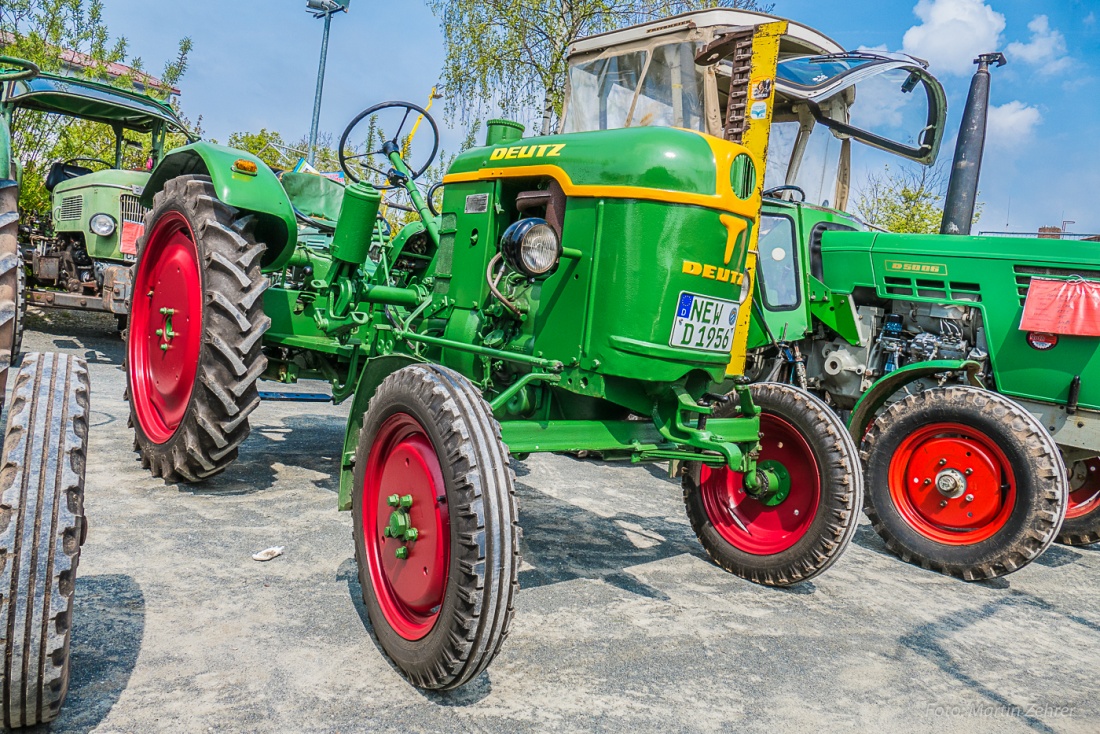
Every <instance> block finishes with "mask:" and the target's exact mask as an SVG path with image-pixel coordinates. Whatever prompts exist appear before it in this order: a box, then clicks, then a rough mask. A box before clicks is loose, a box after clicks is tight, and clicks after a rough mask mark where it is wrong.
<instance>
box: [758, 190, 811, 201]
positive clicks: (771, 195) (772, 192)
mask: <svg viewBox="0 0 1100 734" xmlns="http://www.w3.org/2000/svg"><path fill="white" fill-rule="evenodd" d="M782 191H793V192H795V193H796V194H798V195H799V196H801V197H802V198H801V199H799V200H798V201H799V203H802V202H804V201H806V192H805V191H803V190H802V187H801V186H773V187H772V188H770V189H768V190H767V191H765V192H764V194H763V195H764V196H766V197H768V198H769V199H774V198H775V195H776V194H778V193H780V192H782Z"/></svg>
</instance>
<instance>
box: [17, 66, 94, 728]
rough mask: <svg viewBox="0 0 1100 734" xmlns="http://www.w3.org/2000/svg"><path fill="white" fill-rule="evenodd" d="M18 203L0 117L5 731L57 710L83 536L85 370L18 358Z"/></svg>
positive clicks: (72, 362)
mask: <svg viewBox="0 0 1100 734" xmlns="http://www.w3.org/2000/svg"><path fill="white" fill-rule="evenodd" d="M36 74H38V68H37V67H36V66H35V65H34V64H32V63H31V62H29V61H25V60H23V59H17V58H12V57H9V56H0V84H7V83H9V82H10V83H15V84H22V83H26V82H27V81H30V80H33V79H34V77H35V75H36ZM18 205H19V168H18V166H17V165H16V163H15V158H14V156H13V155H12V149H11V129H10V127H9V126H8V124H7V120H6V119H4V118H0V406H5V397H6V398H7V401H6V412H7V418H6V428H5V432H4V442H3V452H2V453H0V645H2V646H3V648H4V658H3V662H2V664H0V717H2V723H3V726H4V727H5V728H17V727H23V726H36V725H39V724H46V723H48V722H50V721H53V720H54V719H55V718H56V717H57V715H58V713H59V712H60V710H61V704H62V702H63V701H64V700H65V693H66V691H67V690H68V686H69V642H70V640H71V636H72V628H73V596H74V594H75V591H76V573H77V567H78V565H79V562H80V548H81V546H82V545H83V544H84V540H85V538H86V537H87V534H88V522H87V519H86V518H85V517H84V467H85V463H86V456H87V449H88V421H89V419H90V415H89V384H88V368H87V365H86V364H85V362H84V360H83V359H80V358H78V357H74V356H71V355H61V354H45V353H29V354H23V355H19V354H17V352H18V341H19V340H18V330H17V316H18V314H19V313H20V311H21V310H22V301H23V298H24V294H23V291H22V289H21V287H20V284H21V280H20V277H19V276H20V271H21V269H22V268H21V265H20V259H19V238H18V230H19V211H18ZM19 357H21V359H22V362H21V364H19V367H18V370H17V371H16V373H15V376H14V378H13V379H11V380H10V381H9V379H8V372H9V369H11V368H12V367H13V366H14V365H15V364H16V362H15V360H16V359H17V358H19ZM9 382H10V383H11V384H10V388H11V389H10V391H8V390H7V388H8V387H9V384H8V383H9Z"/></svg>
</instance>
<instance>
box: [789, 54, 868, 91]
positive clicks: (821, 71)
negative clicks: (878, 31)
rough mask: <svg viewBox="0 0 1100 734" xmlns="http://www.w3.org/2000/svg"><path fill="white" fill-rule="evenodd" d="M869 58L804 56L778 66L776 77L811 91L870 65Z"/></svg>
mask: <svg viewBox="0 0 1100 734" xmlns="http://www.w3.org/2000/svg"><path fill="white" fill-rule="evenodd" d="M872 61H874V59H871V58H849V57H842V58H834V57H830V56H805V57H803V58H800V59H790V60H787V61H784V62H782V63H780V64H779V67H778V68H777V69H776V77H777V78H779V79H781V80H783V81H785V82H788V83H790V84H794V85H796V86H799V87H803V88H806V89H811V88H814V87H820V86H822V85H824V84H826V83H827V82H828V81H829V80H831V79H836V78H837V77H840V76H843V75H844V74H847V73H848V72H850V71H852V70H853V69H856V68H858V67H860V66H864V65H866V64H869V63H871V62H872Z"/></svg>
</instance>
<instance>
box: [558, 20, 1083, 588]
mask: <svg viewBox="0 0 1100 734" xmlns="http://www.w3.org/2000/svg"><path fill="white" fill-rule="evenodd" d="M761 19H762V18H761V16H760V15H759V14H756V13H749V12H743V11H728V10H715V11H708V12H701V13H695V14H691V21H692V22H691V23H690V25H689V24H687V23H686V22H685V23H675V22H666V21H660V22H656V23H650V24H645V25H642V26H637V27H634V28H628V29H624V30H622V31H617V32H615V33H612V34H604V35H603V36H597V37H594V38H592V39H586V40H583V41H580V42H578V43H577V44H575V46H574V47H573V48H572V49H571V52H570V60H569V65H570V77H569V78H570V90H569V102H568V107H567V110H566V113H565V119H564V128H565V129H566V130H580V129H605V128H612V127H621V126H629V125H637V124H664V125H686V126H689V127H696V128H698V129H711V128H712V127H713V126H715V125H722V126H724V127H725V128H726V129H727V131H728V129H729V122H728V120H727V115H728V114H729V112H730V111H731V110H734V109H736V108H737V107H741V106H745V105H749V106H751V105H753V104H756V103H757V102H754V101H753V100H752V99H750V100H748V101H745V100H739V99H738V98H736V96H732V97H731V95H730V94H729V93H728V92H727V91H726V90H727V87H728V84H729V82H728V80H729V79H731V78H737V77H738V70H737V68H736V58H737V56H736V53H737V43H738V40H737V35H738V33H739V32H740V31H739V30H738V28H739V27H745V26H751V24H753V23H758V22H760V21H761ZM685 20H686V18H685ZM712 39H713V40H712ZM685 45H686V46H687V47H688V48H689V49H690V52H691V53H690V58H697V60H698V64H699V65H697V66H694V67H688V66H687V65H686V64H681V65H680V67H679V69H678V70H675V71H674V73H671V74H670V73H669V68H670V67H669V64H668V61H667V60H668V59H669V58H675V57H676V56H677V55H678V54H680V52H679V50H680V49H683V48H684V47H685ZM983 58H984V57H983ZM990 60H991V59H988V58H986V59H984V60H983V62H982V66H981V70H980V71H979V73H978V75H977V76H976V82H975V84H976V85H977V87H978V92H979V93H978V94H977V95H975V94H974V93H972V95H971V98H972V103H971V104H968V112H967V113H966V115H964V117H965V118H966V120H967V122H965V123H964V126H963V127H964V129H970V130H979V129H980V130H981V131H983V134H984V128H985V119H984V114H985V106H986V103H987V101H988V78H989V75H988V71H987V70H986V66H987V65H988V63H989V62H990ZM685 69H689V70H690V73H691V76H690V77H689V78H690V79H691V81H685V80H684V77H685V76H687V74H686V73H685V71H684V70H685ZM776 72H777V73H776V76H775V77H774V79H763V78H762V79H761V80H760V82H759V83H758V84H757V85H755V86H754V88H753V93H754V94H755V93H757V92H759V97H760V98H761V99H766V98H768V97H770V96H772V95H774V99H775V104H774V109H773V111H772V112H773V123H772V128H773V129H772V136H771V145H770V147H769V150H768V163H767V166H768V169H767V173H766V176H765V179H766V182H767V183H766V186H767V187H768V188H767V190H766V191H765V192H764V196H765V199H764V207H763V213H762V218H761V229H760V240H759V252H760V258H759V276H760V277H759V278H758V279H757V288H756V290H755V292H754V297H753V317H754V318H753V322H752V330H751V334H750V338H749V348H750V353H749V363H748V364H749V366H748V369H747V371H746V372H747V374H748V375H749V376H750V377H751V378H752V379H753V380H757V381H762V382H765V383H771V382H773V381H778V382H781V383H783V384H793V385H796V386H798V387H800V388H803V389H806V390H809V391H811V392H813V393H815V394H817V395H819V396H820V397H822V398H823V399H825V400H826V401H827V402H829V404H831V405H832V406H833V407H834V408H835V409H836V410H838V411H839V412H840V413H841V414H843V415H845V416H850V429H851V432H852V435H853V436H854V437H855V438H856V439H857V440H860V441H862V456H863V458H864V460H865V464H866V466H865V471H866V487H867V491H868V501H867V507H866V509H867V513H868V515H869V516H870V517H871V519H872V523H873V525H874V527H875V529H876V531H878V532H879V534H880V535H882V536H883V538H884V539H885V541H886V543H887V545H888V547H889V548H890V549H891V550H893V551H894V552H896V553H897V554H898V555H900V556H901V557H903V558H904V559H905V560H908V561H912V562H914V563H919V564H921V565H923V566H925V567H927V568H933V569H936V570H939V571H942V572H944V573H949V574H953V575H957V576H961V577H963V578H966V579H984V578H991V577H995V576H999V575H1003V574H1006V573H1010V572H1012V571H1015V570H1017V569H1018V568H1021V567H1022V566H1024V565H1026V564H1027V563H1029V562H1030V561H1032V560H1034V558H1036V557H1037V556H1038V555H1039V554H1040V553H1041V552H1042V551H1043V550H1044V549H1045V548H1046V547H1047V546H1048V545H1049V544H1050V543H1051V542H1052V541H1053V540H1054V538H1055V537H1056V535H1057V534H1058V532H1059V527H1060V526H1061V523H1062V518H1063V515H1064V514H1065V513H1066V503H1067V499H1066V493H1067V486H1066V476H1065V472H1064V470H1063V468H1062V466H1061V461H1060V460H1059V456H1058V450H1059V446H1060V447H1061V449H1062V451H1063V453H1064V455H1065V457H1066V461H1067V463H1068V464H1069V467H1070V473H1071V475H1072V477H1073V482H1074V484H1073V489H1074V491H1073V493H1072V495H1071V496H1070V500H1069V507H1070V509H1069V520H1067V521H1066V525H1065V528H1064V529H1063V531H1062V532H1063V534H1062V536H1061V537H1062V539H1063V540H1065V541H1067V542H1074V543H1085V542H1094V541H1095V540H1097V539H1100V534H1098V531H1100V478H1098V477H1096V475H1095V472H1096V471H1097V470H1100V461H1096V460H1095V459H1094V457H1095V456H1096V455H1097V453H1098V451H1097V450H1098V449H1100V441H1097V440H1091V439H1090V438H1089V435H1090V433H1091V432H1092V431H1093V428H1092V426H1093V423H1092V422H1091V421H1092V420H1093V418H1092V416H1093V415H1094V414H1093V413H1092V412H1091V411H1092V410H1095V409H1096V408H1097V407H1098V401H1100V393H1097V395H1095V396H1093V395H1092V394H1091V393H1090V392H1089V388H1088V387H1087V386H1088V385H1090V384H1092V383H1091V382H1090V381H1089V379H1088V375H1089V367H1090V365H1091V364H1092V362H1091V360H1092V353H1093V350H1094V347H1095V340H1094V339H1083V338H1080V337H1074V336H1063V337H1062V338H1061V339H1060V340H1059V337H1058V336H1054V335H1047V334H1035V333H1029V332H1026V331H1021V330H1020V328H1019V327H1020V319H1021V314H1022V311H1023V307H1024V303H1025V301H1026V299H1027V292H1028V285H1029V283H1030V281H1031V279H1032V278H1033V277H1035V276H1040V277H1051V278H1056V279H1062V280H1066V279H1073V278H1075V277H1081V278H1089V277H1096V273H1097V272H1098V269H1100V258H1098V257H1097V256H1096V254H1095V253H1094V252H1092V251H1090V249H1089V248H1088V247H1087V246H1085V245H1084V244H1074V243H1061V244H1060V247H1059V248H1058V251H1057V252H1056V253H1054V252H1051V248H1050V247H1049V243H1042V242H1039V241H1035V240H1026V239H1015V240H1013V239H1002V238H995V239H994V238H973V237H946V236H939V235H935V236H915V235H891V234H888V233H884V232H868V231H866V230H867V229H868V228H867V226H866V225H864V224H863V223H862V222H861V221H859V220H858V219H857V218H855V217H853V216H851V215H849V214H846V213H844V211H843V210H844V208H845V207H846V205H847V201H848V195H849V189H850V183H849V182H850V176H851V169H852V141H853V140H855V141H857V142H860V143H863V144H865V145H869V146H872V147H874V148H876V149H879V150H881V151H885V152H887V153H890V154H893V155H895V156H898V157H902V158H905V159H908V160H912V161H917V162H919V163H922V164H931V163H933V162H934V161H935V159H936V156H937V153H938V150H939V146H940V141H941V139H942V136H943V132H944V124H945V120H946V98H945V95H944V92H943V89H942V87H941V86H940V84H939V82H937V81H936V80H935V79H934V78H933V77H932V76H931V75H930V74H929V73H928V71H927V70H926V68H925V64H924V63H923V62H920V61H919V60H916V59H913V58H910V57H907V56H904V55H901V54H882V53H867V52H856V53H846V52H843V50H842V49H841V48H840V47H839V46H837V45H836V44H835V43H833V42H832V41H829V39H827V38H825V37H824V36H822V35H821V34H819V33H817V32H816V31H813V30H811V29H807V28H805V27H804V26H800V25H798V24H794V23H792V24H790V25H789V27H788V28H787V29H786V31H785V33H784V36H783V39H782V41H781V45H780V62H779V64H778V65H777V69H776ZM680 90H685V91H680ZM982 90H984V95H985V96H984V97H983V91H982ZM864 100H865V101H864ZM860 102H862V105H861V104H860ZM887 110H888V111H889V113H890V114H884V111H887ZM975 116H979V117H975ZM967 137H968V136H967V135H965V134H964V135H962V136H961V137H960V147H959V155H961V156H963V159H964V160H966V161H968V164H967V165H963V166H959V167H957V168H959V169H960V170H963V171H969V172H972V177H971V179H970V181H969V182H968V183H962V182H961V180H958V179H957V178H954V177H953V182H952V186H951V192H950V193H949V197H948V212H947V214H946V215H945V229H948V230H949V231H953V232H968V231H969V222H970V219H971V218H972V216H973V207H974V196H975V194H976V186H977V171H978V169H979V167H980V157H981V150H980V142H979V143H978V145H977V148H975V146H974V144H973V143H970V142H966V140H967ZM959 202H962V203H963V204H964V206H962V207H960V206H959ZM967 204H968V206H969V211H964V209H966V206H965V205H967ZM948 219H950V220H951V222H950V223H948V222H947V220H948ZM1081 298H1082V299H1083V298H1084V296H1081ZM1065 333H1066V332H1063V334H1065ZM1010 398H1011V399H1010ZM1050 432H1054V433H1055V435H1056V438H1057V445H1056V444H1055V440H1054V439H1052V438H1051V436H1050Z"/></svg>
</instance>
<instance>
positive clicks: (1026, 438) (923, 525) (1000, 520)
mask: <svg viewBox="0 0 1100 734" xmlns="http://www.w3.org/2000/svg"><path fill="white" fill-rule="evenodd" d="M861 455H862V457H863V462H864V467H865V472H866V477H865V480H866V481H865V484H866V487H867V506H866V509H867V515H868V517H870V518H871V524H872V526H873V527H874V529H875V531H876V532H877V533H878V534H879V535H880V536H882V539H883V540H884V541H886V547H887V548H889V549H890V550H891V551H892V552H893V553H895V554H897V555H898V556H900V557H901V558H902V560H904V561H906V562H908V563H913V564H916V565H918V566H921V567H923V568H926V569H929V570H932V571H939V572H940V573H944V574H947V575H950V576H956V577H958V578H961V579H964V580H966V581H981V580H984V579H992V578H996V577H998V576H1004V575H1006V574H1010V573H1012V572H1013V571H1017V570H1019V569H1021V568H1023V567H1024V566H1026V565H1027V564H1028V563H1031V561H1033V560H1035V559H1036V558H1038V557H1039V555H1040V554H1041V553H1042V552H1043V551H1045V550H1046V549H1047V548H1048V547H1049V546H1050V544H1051V543H1053V542H1054V539H1055V537H1056V536H1057V535H1058V530H1059V528H1060V527H1061V526H1062V521H1063V519H1064V517H1065V514H1066V504H1067V495H1068V482H1067V479H1066V471H1065V466H1064V464H1063V463H1062V459H1061V454H1060V453H1059V451H1058V446H1057V445H1056V444H1055V443H1054V439H1053V438H1051V436H1050V434H1049V433H1048V432H1047V431H1046V429H1045V428H1043V426H1042V424H1040V423H1039V422H1038V421H1037V420H1036V419H1035V418H1034V417H1033V416H1032V415H1031V414H1030V413H1028V412H1027V411H1026V410H1024V409H1023V408H1021V407H1020V406H1019V405H1017V404H1016V403H1014V402H1012V401H1011V400H1009V399H1008V398H1006V397H1004V396H1002V395H999V394H997V393H994V392H990V391H988V390H981V389H978V388H973V387H962V386H953V387H939V388H933V389H931V390H925V391H923V392H920V393H917V394H915V395H911V396H909V397H907V398H904V399H903V400H899V401H897V402H895V403H894V404H892V405H890V406H889V407H887V408H886V409H885V410H884V411H883V412H882V413H881V414H880V415H879V416H878V418H876V419H875V422H874V423H873V424H872V425H871V428H870V429H869V430H868V431H867V434H866V436H865V437H864V439H863V446H862V453H861Z"/></svg>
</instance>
